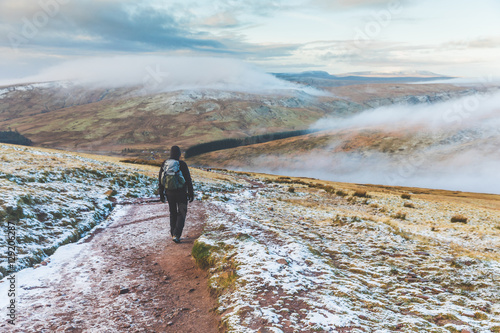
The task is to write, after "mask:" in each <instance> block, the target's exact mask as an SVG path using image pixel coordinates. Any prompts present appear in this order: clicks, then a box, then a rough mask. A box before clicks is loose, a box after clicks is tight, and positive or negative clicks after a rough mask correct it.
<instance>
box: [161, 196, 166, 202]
mask: <svg viewBox="0 0 500 333" xmlns="http://www.w3.org/2000/svg"><path fill="white" fill-rule="evenodd" d="M160 201H161V202H163V203H165V202H167V200H165V196H164V195H160Z"/></svg>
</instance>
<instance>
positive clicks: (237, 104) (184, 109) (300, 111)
mask: <svg viewBox="0 0 500 333" xmlns="http://www.w3.org/2000/svg"><path fill="white" fill-rule="evenodd" d="M319 89H321V90H319ZM481 89H484V88H470V87H459V86H454V85H449V84H419V85H415V84H400V83H398V84H393V83H383V84H378V83H377V84H375V83H371V84H356V85H350V86H347V87H346V86H344V87H324V86H321V87H320V86H318V88H317V90H316V91H317V92H319V94H317V95H310V94H308V93H307V92H306V91H307V90H300V89H299V90H279V91H269V92H266V93H251V92H234V91H223V90H207V89H205V90H179V91H168V92H151V91H147V90H144V89H143V88H141V87H121V88H102V87H99V88H97V87H92V86H89V85H79V84H75V83H69V82H47V83H34V84H24V85H16V86H9V87H0V129H3V130H8V129H12V130H17V131H19V132H20V133H21V134H22V135H24V136H26V137H27V138H28V139H30V140H32V141H33V142H34V144H35V145H37V146H42V147H51V148H62V149H68V150H73V151H85V152H107V153H113V154H119V153H120V152H121V151H122V150H124V149H128V151H129V152H130V151H132V152H135V154H137V152H141V151H143V150H145V149H146V150H157V151H162V150H163V149H164V148H165V146H170V145H172V144H174V143H175V144H178V145H180V146H181V147H183V148H184V149H186V148H188V147H189V146H192V145H194V144H198V143H202V142H209V141H212V140H217V139H223V138H228V137H246V136H251V135H258V134H263V133H270V132H282V131H291V130H303V129H308V128H309V127H310V126H311V125H312V124H314V123H315V122H317V121H318V120H320V119H322V118H324V117H327V116H328V117H347V116H349V115H351V114H356V113H359V112H361V111H362V110H366V109H369V108H373V107H376V106H380V105H392V104H395V103H410V104H416V103H433V102H436V101H443V100H449V99H452V98H455V97H459V96H463V95H470V94H473V93H475V92H477V91H478V90H481ZM132 154H134V153H132Z"/></svg>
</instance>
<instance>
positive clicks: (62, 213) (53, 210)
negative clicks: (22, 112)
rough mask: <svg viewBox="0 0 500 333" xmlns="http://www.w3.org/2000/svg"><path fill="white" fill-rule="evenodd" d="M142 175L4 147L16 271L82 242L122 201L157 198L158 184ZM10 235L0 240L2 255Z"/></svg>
mask: <svg viewBox="0 0 500 333" xmlns="http://www.w3.org/2000/svg"><path fill="white" fill-rule="evenodd" d="M138 171H139V170H138V169H136V168H134V167H126V166H124V165H118V164H115V163H110V162H104V161H97V160H93V159H90V158H85V157H80V156H77V155H74V154H69V153H67V154H66V153H62V152H61V153H59V152H55V151H48V150H39V149H35V148H27V147H19V146H10V145H0V186H1V189H2V190H1V191H0V216H1V224H2V227H3V228H7V227H8V226H12V227H13V228H14V230H15V234H16V237H17V239H16V244H17V250H18V253H17V261H16V265H15V266H16V270H19V269H21V268H24V267H29V266H32V265H34V264H37V263H39V262H40V261H42V260H43V259H44V258H46V257H47V256H48V255H50V254H52V253H53V252H54V251H55V250H56V249H57V248H58V247H59V246H60V245H62V244H65V243H68V242H72V241H75V240H78V239H79V238H80V237H81V236H82V235H83V234H85V233H86V232H87V231H89V230H90V229H92V228H93V227H94V226H95V225H96V224H98V223H99V222H101V221H103V220H104V219H105V218H106V216H107V215H108V214H109V213H110V212H111V210H112V209H113V203H114V202H116V201H117V200H121V199H123V198H127V197H145V196H151V195H153V194H154V191H155V189H156V186H155V185H154V182H155V180H154V179H152V178H150V177H147V176H145V175H143V174H140V173H138ZM7 235H8V234H7V233H6V232H5V233H1V234H0V248H2V249H7ZM6 255H7V254H6V251H2V252H1V253H0V258H1V259H2V260H1V264H0V265H1V266H0V278H1V277H3V276H4V274H5V273H6V272H7V270H8V269H7V268H8V267H7V265H8V264H7V260H6Z"/></svg>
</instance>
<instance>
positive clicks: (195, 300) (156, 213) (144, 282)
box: [0, 202, 219, 333]
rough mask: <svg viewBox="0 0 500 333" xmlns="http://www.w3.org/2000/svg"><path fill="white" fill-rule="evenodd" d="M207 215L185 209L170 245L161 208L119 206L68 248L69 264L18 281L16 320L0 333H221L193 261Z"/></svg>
mask: <svg viewBox="0 0 500 333" xmlns="http://www.w3.org/2000/svg"><path fill="white" fill-rule="evenodd" d="M204 212H205V208H204V206H203V204H202V203H201V202H194V203H193V204H190V206H189V211H188V218H187V221H186V228H185V230H184V233H183V238H182V243H181V244H175V243H174V242H173V241H172V240H171V238H170V231H169V222H168V206H167V205H166V204H162V203H159V202H158V203H142V204H141V203H140V202H135V203H130V204H128V205H124V206H118V207H117V209H116V210H115V212H114V214H115V215H116V217H115V220H114V221H112V222H111V223H110V225H108V226H107V228H105V229H99V230H100V231H98V232H96V233H95V234H94V235H92V237H90V238H88V239H87V240H86V241H85V242H81V244H77V245H71V246H73V248H74V250H72V252H71V253H70V254H68V255H67V258H66V257H64V258H63V259H62V260H61V259H59V258H57V263H56V258H55V259H54V260H53V262H52V263H51V262H49V263H48V265H47V266H42V267H40V268H37V269H35V270H34V271H33V276H35V277H33V281H31V280H29V279H26V278H25V280H27V281H22V278H20V279H21V281H19V287H18V289H19V293H20V297H19V300H18V303H19V317H18V321H17V323H16V325H15V327H12V326H11V325H7V324H5V323H3V322H2V323H1V324H0V331H2V332H4V331H8V332H182V333H186V332H203V333H210V332H218V324H219V318H218V317H217V316H216V315H215V314H214V312H213V309H214V308H215V306H216V304H215V300H214V299H213V298H212V297H211V296H210V295H209V292H208V289H207V273H206V272H205V271H202V270H200V269H199V268H197V267H196V265H195V263H194V260H193V259H192V257H191V248H192V246H193V242H194V240H195V239H196V238H197V237H198V236H199V235H200V233H201V231H202V229H203V225H204V221H205V218H204V214H205V213H204ZM51 266H52V268H51ZM50 269H52V271H50ZM43 270H47V273H44V274H41V275H40V272H43ZM35 273H36V274H38V275H40V276H41V277H38V278H37V277H36V274H35Z"/></svg>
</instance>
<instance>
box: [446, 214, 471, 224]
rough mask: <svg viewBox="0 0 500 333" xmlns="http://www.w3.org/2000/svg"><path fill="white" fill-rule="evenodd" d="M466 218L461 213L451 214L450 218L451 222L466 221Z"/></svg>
mask: <svg viewBox="0 0 500 333" xmlns="http://www.w3.org/2000/svg"><path fill="white" fill-rule="evenodd" d="M467 220H468V218H467V217H465V216H463V215H453V216H452V217H451V219H450V221H451V222H452V223H467Z"/></svg>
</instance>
